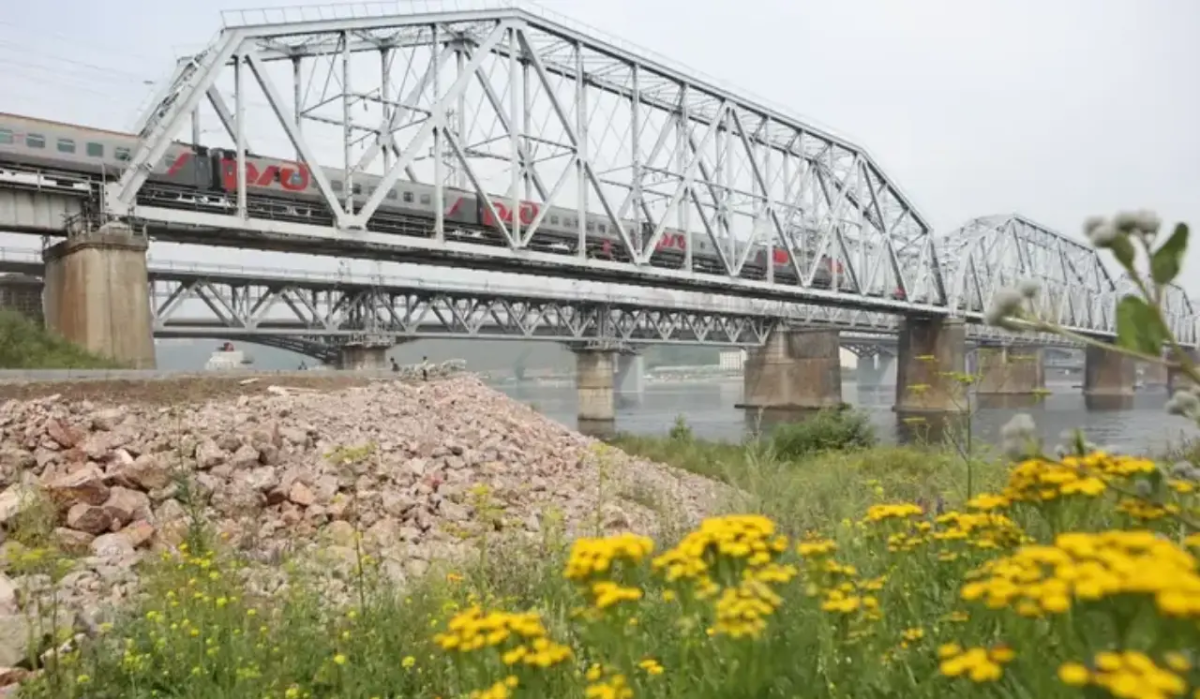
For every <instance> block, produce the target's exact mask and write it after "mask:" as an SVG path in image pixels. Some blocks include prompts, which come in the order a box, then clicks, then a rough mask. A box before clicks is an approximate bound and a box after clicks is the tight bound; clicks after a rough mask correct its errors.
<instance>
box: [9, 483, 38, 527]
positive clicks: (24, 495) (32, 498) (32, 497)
mask: <svg viewBox="0 0 1200 699" xmlns="http://www.w3.org/2000/svg"><path fill="white" fill-rule="evenodd" d="M36 498H37V492H36V491H34V490H32V489H31V488H27V487H25V486H22V485H12V486H9V487H8V489H7V490H5V491H4V492H3V493H0V525H5V524H8V523H9V522H11V521H12V520H13V519H15V518H16V517H17V515H19V514H21V513H22V512H24V511H25V509H26V508H28V507H30V506H31V505H32V504H33V503H34V502H36Z"/></svg>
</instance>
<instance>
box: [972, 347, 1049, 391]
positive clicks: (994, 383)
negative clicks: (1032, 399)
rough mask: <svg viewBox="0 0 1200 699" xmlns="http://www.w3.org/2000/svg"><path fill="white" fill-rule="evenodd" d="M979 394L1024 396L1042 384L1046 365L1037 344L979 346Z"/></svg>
mask: <svg viewBox="0 0 1200 699" xmlns="http://www.w3.org/2000/svg"><path fill="white" fill-rule="evenodd" d="M976 354H977V355H978V360H977V361H978V362H979V364H978V366H979V374H978V376H979V383H978V384H977V385H976V393H978V394H979V395H981V396H983V395H1005V396H1024V395H1033V394H1036V393H1039V392H1041V391H1043V390H1045V388H1046V368H1045V365H1044V364H1043V363H1042V350H1041V348H1039V347H980V348H979V349H978V350H976Z"/></svg>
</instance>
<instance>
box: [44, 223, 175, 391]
mask: <svg viewBox="0 0 1200 699" xmlns="http://www.w3.org/2000/svg"><path fill="white" fill-rule="evenodd" d="M147 247H148V244H147V241H146V239H145V238H142V237H140V236H135V235H133V233H132V232H131V231H130V230H129V229H128V228H126V227H124V226H118V225H115V224H109V225H107V226H105V227H104V228H102V229H101V230H100V231H99V232H97V233H90V234H87V235H82V236H78V237H73V238H68V239H67V240H65V241H63V242H61V243H58V244H57V245H54V246H52V247H50V248H48V249H46V251H45V252H44V253H42V259H43V261H44V262H45V263H46V273H45V274H46V276H45V285H46V286H45V297H44V305H45V313H46V326H47V327H48V328H49V329H50V330H52V331H54V332H56V333H58V334H59V335H61V336H62V337H64V338H66V339H67V340H69V341H71V342H73V343H75V344H77V345H79V346H81V347H84V348H86V349H87V350H89V351H91V352H93V353H95V354H98V355H102V356H105V357H109V358H111V359H113V360H114V361H116V362H119V363H120V364H122V365H124V366H126V367H127V368H130V369H153V368H155V357H154V335H153V328H152V321H151V313H150V292H149V283H148V280H147V272H146V249H147Z"/></svg>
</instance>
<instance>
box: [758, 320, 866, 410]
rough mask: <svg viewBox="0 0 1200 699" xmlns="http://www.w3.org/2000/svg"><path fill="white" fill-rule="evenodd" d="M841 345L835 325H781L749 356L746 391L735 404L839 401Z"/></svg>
mask: <svg viewBox="0 0 1200 699" xmlns="http://www.w3.org/2000/svg"><path fill="white" fill-rule="evenodd" d="M839 348H840V345H839V341H838V332H837V331H836V330H803V329H796V330H776V331H775V332H773V333H771V336H770V337H768V338H767V342H766V344H765V345H763V346H762V347H757V348H755V349H752V350H750V352H749V355H748V356H747V357H746V362H745V364H744V365H743V366H742V377H743V382H744V388H745V391H744V394H743V398H742V402H741V403H739V404H738V405H737V406H736V407H738V408H752V409H766V410H783V411H786V410H819V409H821V408H836V407H838V406H840V405H841V404H842V365H841V359H840V357H839Z"/></svg>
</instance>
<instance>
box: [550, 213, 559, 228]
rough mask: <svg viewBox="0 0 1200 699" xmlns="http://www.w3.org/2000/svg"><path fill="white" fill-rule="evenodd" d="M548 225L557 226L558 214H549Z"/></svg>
mask: <svg viewBox="0 0 1200 699" xmlns="http://www.w3.org/2000/svg"><path fill="white" fill-rule="evenodd" d="M550 225H551V226H557V225H558V216H557V215H555V214H550Z"/></svg>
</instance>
